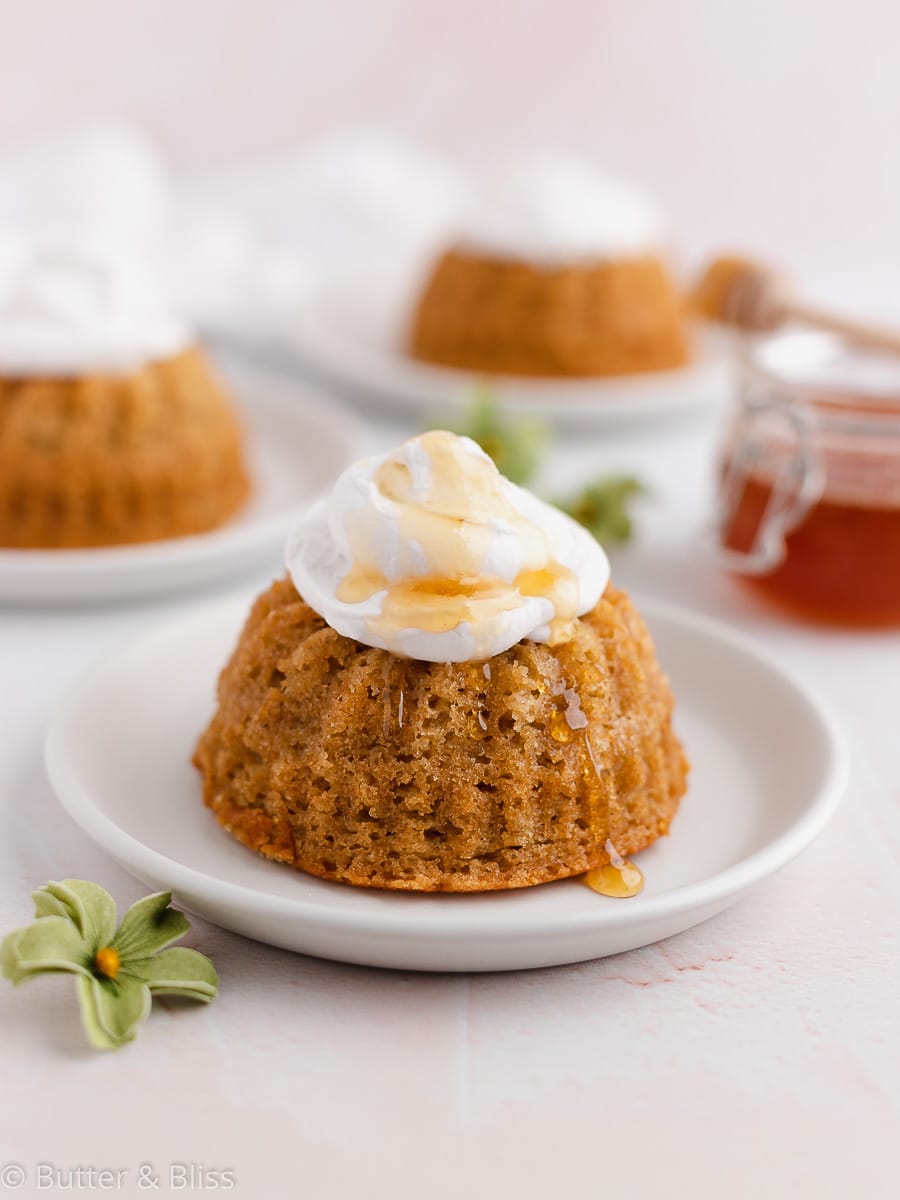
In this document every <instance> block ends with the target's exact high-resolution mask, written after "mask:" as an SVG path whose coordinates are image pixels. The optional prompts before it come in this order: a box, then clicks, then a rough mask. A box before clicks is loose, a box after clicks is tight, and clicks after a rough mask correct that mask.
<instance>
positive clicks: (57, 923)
mask: <svg viewBox="0 0 900 1200" xmlns="http://www.w3.org/2000/svg"><path fill="white" fill-rule="evenodd" d="M90 958H91V955H90V951H89V950H88V949H87V947H86V945H85V941H84V938H83V937H82V936H81V933H80V932H79V931H78V929H77V928H76V927H75V925H74V924H73V923H72V922H71V921H70V920H69V918H68V917H57V916H48V917H41V918H40V920H39V921H35V922H34V924H33V925H26V926H25V928H24V929H14V930H13V932H12V933H9V934H7V935H6V937H5V938H4V939H3V944H2V946H0V964H2V969H3V976H4V978H5V979H9V980H11V981H12V982H13V983H16V984H18V983H22V982H23V980H25V979H29V978H31V976H33V975H38V974H41V973H42V972H44V971H72V972H75V973H77V974H81V975H89V974H90V968H89V964H90Z"/></svg>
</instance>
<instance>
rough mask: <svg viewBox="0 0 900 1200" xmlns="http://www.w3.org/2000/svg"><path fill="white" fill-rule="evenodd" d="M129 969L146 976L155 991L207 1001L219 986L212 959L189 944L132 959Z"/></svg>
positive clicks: (149, 985)
mask: <svg viewBox="0 0 900 1200" xmlns="http://www.w3.org/2000/svg"><path fill="white" fill-rule="evenodd" d="M127 970H128V973H129V974H133V975H135V976H136V977H137V978H139V979H142V980H144V981H145V982H146V983H147V985H148V987H149V988H150V991H151V992H153V993H154V994H156V993H157V992H165V993H166V994H167V995H172V996H187V997H189V998H190V999H192V1000H201V1001H204V1002H206V1003H208V1002H209V1001H210V1000H212V999H213V997H214V996H215V995H216V993H217V992H218V990H219V977H218V975H217V974H216V969H215V967H214V966H213V965H212V963H211V962H210V960H209V959H208V958H207V957H206V955H205V954H201V953H200V951H199V950H191V949H189V948H188V947H187V946H175V947H174V948H173V949H171V950H163V952H162V953H161V954H157V955H155V956H154V957H153V958H147V959H144V960H143V961H139V962H129V964H128V967H127Z"/></svg>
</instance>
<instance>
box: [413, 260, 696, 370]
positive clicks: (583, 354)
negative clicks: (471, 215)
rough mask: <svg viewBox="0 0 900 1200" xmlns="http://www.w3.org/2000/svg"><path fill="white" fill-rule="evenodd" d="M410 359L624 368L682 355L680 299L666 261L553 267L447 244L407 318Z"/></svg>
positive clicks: (668, 362)
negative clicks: (490, 256) (488, 255)
mask: <svg viewBox="0 0 900 1200" xmlns="http://www.w3.org/2000/svg"><path fill="white" fill-rule="evenodd" d="M410 352H411V353H412V355H413V357H415V358H419V359H422V360H424V361H426V362H433V363H439V364H441V365H443V366H452V367H463V368H466V369H471V370H477V371H495V372H498V373H500V374H507V375H538V376H541V375H543V376H566V375H571V376H601V375H624V374H629V373H632V372H637V371H653V370H661V369H665V368H672V367H680V366H682V365H683V364H684V363H685V362H687V360H688V349H687V342H686V339H685V331H684V311H683V303H682V300H681V297H680V296H679V295H678V293H677V291H676V289H675V286H674V283H673V281H672V279H671V277H670V275H669V273H668V270H667V269H666V266H665V264H664V263H663V262H662V261H661V260H660V259H657V258H653V257H647V258H636V259H627V260H622V261H621V262H604V263H596V264H583V265H581V264H580V265H574V266H566V267H556V268H539V267H537V266H533V265H530V264H528V263H521V262H510V261H502V260H492V259H488V258H480V257H478V256H476V255H473V254H464V253H461V252H460V251H458V250H452V251H449V252H448V253H446V254H445V255H443V257H442V258H441V259H440V260H439V261H438V263H437V265H436V266H435V268H434V270H433V272H432V274H431V277H430V278H429V281H428V283H427V285H426V287H425V290H424V292H423V294H422V296H421V298H420V300H419V304H418V307H417V310H416V313H415V316H414V319H413V325H412V332H411V337H410Z"/></svg>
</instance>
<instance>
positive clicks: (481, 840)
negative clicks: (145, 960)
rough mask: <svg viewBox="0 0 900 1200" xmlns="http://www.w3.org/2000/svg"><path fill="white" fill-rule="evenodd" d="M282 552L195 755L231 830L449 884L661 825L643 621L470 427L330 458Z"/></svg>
mask: <svg viewBox="0 0 900 1200" xmlns="http://www.w3.org/2000/svg"><path fill="white" fill-rule="evenodd" d="M287 562H288V568H289V576H288V577H287V578H285V579H283V580H281V581H280V582H277V583H275V584H273V585H272V587H270V588H269V590H268V591H266V592H265V593H263V595H262V596H260V598H259V599H258V600H257V602H256V604H255V605H254V607H253V609H252V611H251V613H250V616H249V618H248V620H247V622H246V625H245V627H244V630H243V632H242V634H241V635H240V639H239V641H238V644H237V648H236V650H235V651H234V653H233V655H232V657H231V660H230V661H229V663H228V664H227V666H226V667H225V669H224V671H223V672H222V675H221V677H220V680H219V688H218V707H217V711H216V713H215V715H214V717H213V719H212V721H211V723H210V725H209V727H208V728H207V730H206V732H205V733H204V734H203V735H202V737H201V738H200V741H199V744H198V746H197V749H196V753H195V755H194V763H195V765H196V766H197V767H198V768H199V770H200V772H201V774H202V776H203V796H204V800H205V802H206V804H207V805H208V806H209V807H210V808H211V809H212V810H213V812H214V813H215V815H216V817H217V819H218V821H219V822H220V823H221V824H222V825H223V826H224V827H225V828H226V829H227V830H228V831H229V832H230V833H231V834H233V835H234V836H235V837H236V838H238V839H239V840H240V841H242V842H243V843H245V844H246V845H247V846H249V847H251V848H252V849H253V850H257V851H259V852H260V853H261V854H264V855H266V856H267V857H268V858H272V859H275V860H276V861H279V862H283V863H288V864H290V865H291V866H294V867H299V868H300V869H302V870H304V871H307V872H309V873H310V874H313V875H319V876H322V877H324V878H327V879H334V880H340V881H342V882H344V883H350V884H357V885H360V886H364V887H380V888H401V889H407V890H413V891H453V892H460V891H482V890H490V889H497V888H515V887H525V886H528V885H531V884H537V883H543V882H546V881H548V880H552V879H561V878H564V877H566V876H571V875H576V874H579V873H582V872H586V871H588V870H589V869H590V868H593V867H601V866H603V865H604V864H609V863H610V862H611V861H612V862H613V863H614V864H615V862H616V860H617V859H618V857H619V856H621V855H625V854H630V853H634V852H636V851H638V850H641V849H643V848H644V847H645V846H648V845H649V844H650V843H651V842H653V841H654V840H655V839H656V838H658V837H660V836H661V835H662V834H665V833H667V832H668V828H669V823H670V821H671V820H672V818H673V817H674V815H675V811H676V809H677V807H678V803H679V800H680V798H681V796H682V794H683V792H684V790H685V781H686V775H687V762H686V760H685V757H684V754H683V753H682V749H681V746H680V744H679V742H678V739H677V738H676V736H675V734H674V733H673V731H672V724H671V717H672V704H673V702H672V696H671V693H670V691H669V687H668V683H667V681H666V679H665V677H664V676H663V674H662V672H661V670H660V667H659V665H658V664H657V661H656V657H655V654H654V651H653V646H652V644H651V641H650V637H649V635H648V633H647V630H646V628H645V627H644V624H643V622H642V621H641V619H640V617H639V616H638V614H637V613H636V611H635V609H634V608H633V607H632V605H631V603H630V601H629V600H628V598H627V596H626V595H625V594H624V593H622V592H619V591H616V590H615V589H614V588H612V587H611V586H610V585H609V584H608V579H609V565H608V562H607V560H606V556H605V555H604V553H603V551H602V549H601V548H600V546H599V545H598V544H597V543H596V542H595V541H594V539H593V538H592V537H591V536H590V534H589V533H587V531H586V530H584V529H583V528H582V527H581V526H579V525H577V524H576V523H575V522H574V521H572V520H571V518H569V517H567V516H565V514H563V513H561V512H560V511H559V510H558V509H554V508H552V506H550V505H547V504H545V503H544V502H542V501H541V500H539V499H538V498H537V497H535V496H532V495H531V494H530V493H528V492H525V491H524V489H522V488H518V487H516V486H515V485H513V484H511V483H510V482H509V481H508V480H506V479H504V478H503V477H502V476H501V475H500V474H499V472H498V471H497V470H496V467H494V465H493V463H492V462H491V461H490V459H489V458H487V456H486V455H485V454H483V452H482V451H481V450H479V448H478V447H477V446H476V445H475V444H474V443H473V442H471V441H469V439H467V438H458V437H455V435H453V434H449V433H442V432H436V433H430V434H424V435H422V436H420V437H419V438H414V439H411V440H410V441H409V442H407V443H405V444H404V445H403V446H401V447H400V449H399V450H398V451H396V452H394V453H393V454H391V455H388V456H385V457H384V458H383V459H365V460H362V461H361V462H360V463H357V464H355V465H354V466H353V467H350V468H348V470H347V471H345V472H344V474H343V475H342V476H341V478H340V479H339V480H338V482H337V484H336V485H335V488H334V490H333V492H332V494H331V496H330V498H329V499H328V500H327V501H326V500H322V501H319V502H318V503H317V504H316V505H314V506H313V507H312V508H311V509H310V510H309V513H308V514H307V515H306V516H305V517H304V518H303V520H302V521H301V522H300V524H299V526H298V528H297V530H296V531H295V533H294V534H293V535H292V537H291V538H290V539H289V542H288V549H287ZM410 571H411V572H412V573H410ZM301 590H302V593H303V596H302V597H301Z"/></svg>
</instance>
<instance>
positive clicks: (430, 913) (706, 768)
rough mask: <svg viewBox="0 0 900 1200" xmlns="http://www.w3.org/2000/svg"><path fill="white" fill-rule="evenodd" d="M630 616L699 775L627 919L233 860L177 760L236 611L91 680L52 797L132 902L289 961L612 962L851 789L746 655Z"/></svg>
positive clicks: (592, 902)
mask: <svg viewBox="0 0 900 1200" xmlns="http://www.w3.org/2000/svg"><path fill="white" fill-rule="evenodd" d="M642 609H643V611H644V612H645V614H646V615H647V617H648V619H649V622H650V627H651V629H652V632H653V635H654V637H655V639H656V644H657V648H658V651H659V654H660V658H661V660H662V663H663V666H664V667H665V669H666V670H667V671H668V673H669V675H670V677H671V680H672V686H673V688H674V691H675V694H676V696H677V698H678V706H677V724H678V728H679V731H680V733H681V735H682V737H683V739H684V742H685V744H686V746H687V750H688V753H689V755H690V757H691V760H692V762H693V770H692V772H691V779H690V789H689V792H688V795H687V796H686V797H685V799H684V801H683V803H682V807H681V811H680V812H679V814H678V816H677V817H676V819H675V821H674V823H673V827H672V833H671V836H670V837H668V838H663V839H662V840H661V841H659V842H658V843H657V844H656V845H655V846H653V847H651V849H650V850H648V851H646V852H645V853H644V854H642V855H640V856H639V861H640V865H641V868H642V869H643V871H644V876H645V879H646V886H645V888H644V891H643V892H642V893H641V894H640V895H639V896H636V897H634V898H633V899H630V900H610V899H607V898H605V897H601V896H598V895H596V894H595V893H594V892H591V891H589V890H588V889H587V888H586V887H585V886H584V885H583V884H582V883H581V882H580V881H578V880H565V881H561V882H557V883H550V884H543V885H541V886H539V887H534V888H526V889H523V890H520V891H511V892H489V893H482V894H478V895H458V896H454V895H446V894H445V895H430V896H429V895H415V894H412V893H408V892H379V891H370V890H367V889H364V888H353V887H348V886H345V885H342V884H337V883H329V882H326V881H323V880H320V879H315V878H313V877H311V876H308V875H304V874H303V873H301V872H299V871H295V870H293V869H292V868H289V867H285V866H281V865H277V864H274V863H271V862H268V861H267V860H265V859H263V858H261V857H259V856H258V855H255V854H253V853H252V852H251V851H249V850H247V849H245V848H244V847H243V846H241V845H239V844H238V843H237V842H236V841H234V840H233V839H232V838H231V837H230V836H229V835H228V834H226V833H225V832H224V831H223V830H222V829H221V828H220V827H219V826H218V824H217V823H216V821H215V819H214V817H213V816H212V814H211V813H210V812H209V811H208V810H206V809H205V808H204V807H203V804H202V801H201V792H200V780H199V777H198V775H197V772H196V771H195V770H194V768H193V767H192V766H191V764H190V757H191V753H192V751H193V747H194V743H195V742H196V739H197V737H198V735H199V734H200V733H201V732H202V730H203V728H204V726H205V724H206V722H207V721H208V719H209V717H210V715H211V712H212V708H213V691H214V686H215V681H216V676H217V674H218V671H219V669H220V667H221V666H222V664H223V662H224V660H225V658H226V657H227V655H228V654H229V653H230V651H231V649H232V647H233V645H234V641H235V639H236V637H237V634H238V631H239V629H240V626H241V624H242V622H243V619H244V616H245V614H246V611H247V603H246V602H241V603H236V602H235V601H234V600H231V601H229V602H227V603H220V604H218V605H215V606H212V607H209V606H207V607H205V608H203V609H202V610H197V611H195V612H194V613H192V614H189V615H187V616H183V617H182V618H181V619H180V620H179V621H178V622H177V623H175V624H171V625H169V626H168V627H166V628H164V629H163V630H161V631H159V632H157V633H155V634H152V635H150V636H147V637H144V638H143V639H141V640H140V641H139V642H137V643H135V644H134V645H133V646H132V647H131V648H130V649H128V650H126V651H124V652H123V653H121V654H120V655H119V656H118V657H116V658H114V659H112V660H111V661H108V662H107V663H106V664H105V665H103V666H102V667H100V668H99V669H97V670H96V671H95V673H94V674H93V676H92V677H91V678H90V679H89V680H88V681H87V682H86V683H84V684H82V686H81V688H80V690H78V691H77V692H76V694H75V695H74V696H73V697H72V698H71V699H70V700H69V701H68V703H67V704H66V705H65V706H64V708H63V709H62V710H61V711H60V713H59V714H58V715H57V717H56V718H55V720H54V722H53V724H52V726H51V728H50V731H49V733H48V736H47V745H46V757H47V767H48V770H49V773H50V779H51V781H52V783H53V786H54V788H55V790H56V792H57V794H58V796H59V798H60V800H61V801H62V803H63V805H64V806H65V808H66V809H67V810H68V812H69V813H70V815H71V816H72V817H74V819H75V820H76V821H77V822H78V823H79V824H80V825H81V826H82V828H83V829H84V830H85V831H86V832H87V833H88V834H89V835H90V836H91V837H92V838H93V839H94V840H95V841H96V842H97V843H98V844H99V845H100V846H102V847H103V848H104V849H105V850H106V851H108V853H110V854H111V855H112V856H113V857H114V858H115V859H117V860H118V861H119V862H120V863H122V865H123V866H125V867H127V868H128V869H129V870H130V871H132V872H133V873H134V874H135V875H137V876H138V877H139V878H140V879H142V880H143V881H144V882H145V883H147V884H150V885H151V886H153V887H157V888H172V889H173V890H174V892H175V893H176V897H177V901H178V903H179V904H181V905H182V906H184V907H185V908H187V909H189V910H190V911H192V912H194V913H198V914H199V915H200V916H203V917H206V918H207V919H208V920H210V921H213V922H215V923H216V924H219V925H223V926H224V927H225V928H227V929H232V930H235V931H236V932H237V933H241V934H244V935H245V936H247V937H251V938H257V939H258V940H260V941H264V942H270V943H272V944H273V945H276V946H282V947H284V948H285V949H288V950H296V951H301V952H303V953H305V954H314V955H318V956H320V957H325V958H335V959H339V960H342V961H345V962H356V963H367V964H370V965H372V966H379V967H397V968H403V969H412V970H425V971H504V970H513V969H518V968H522V967H544V966H552V965H555V964H557V963H570V962H580V961H582V960H584V959H589V958H597V957H601V956H603V955H607V954H616V953H618V952H619V951H622V950H629V949H633V948H635V947H637V946H643V945H646V944H647V943H649V942H653V941H657V940H659V939H660V938H665V937H669V936H670V935H671V934H674V933H678V932H680V931H681V930H684V929H688V928H689V927H690V926H692V925H696V924H697V923H698V922H700V921H704V920H706V918H707V917H711V916H713V915H714V914H716V913H718V912H720V911H721V910H722V909H724V908H725V907H726V906H727V905H729V904H732V903H733V902H734V901H735V900H737V899H738V898H739V897H740V896H741V895H743V894H744V893H745V892H746V891H747V890H748V889H749V888H750V887H752V886H753V885H754V884H756V883H759V882H760V881H761V880H762V879H765V878H766V877H767V876H768V875H770V874H771V873H772V872H773V871H775V870H777V869H778V868H779V867H782V866H783V865H784V864H785V863H786V862H788V861H789V860H790V859H791V858H793V857H794V856H795V855H796V854H798V853H799V852H800V851H801V850H802V849H803V848H804V847H805V846H806V845H807V844H808V843H809V842H810V841H811V840H812V838H813V837H814V836H815V835H816V834H817V833H818V832H819V830H820V829H821V828H822V827H823V825H824V824H825V823H826V821H827V820H828V818H829V817H830V816H831V814H832V812H833V811H834V808H835V806H836V805H837V802H838V799H839V798H840V795H841V792H842V790H843V786H844V781H845V775H846V756H845V752H844V750H843V744H842V741H841V739H840V738H839V737H838V736H837V734H836V732H835V729H834V727H833V725H832V723H831V721H830V719H829V718H828V717H827V716H826V715H825V714H824V713H823V711H822V709H821V708H820V706H819V705H818V703H817V702H816V701H815V699H814V698H813V697H812V696H811V695H810V694H809V693H808V692H807V691H806V690H805V689H804V688H803V687H802V686H801V685H800V684H799V683H797V682H796V681H794V680H792V679H791V678H790V677H789V676H787V675H785V673H784V672H783V671H782V670H781V668H780V667H779V666H777V665H776V664H775V663H774V662H773V661H771V660H770V659H768V658H767V657H765V656H764V655H762V654H761V653H760V652H759V651H758V650H757V649H756V648H755V646H754V645H753V644H752V643H751V642H749V641H747V640H745V639H744V638H742V637H740V636H738V635H736V634H734V633H732V632H731V631H730V630H729V629H727V627H725V626H720V625H717V624H715V623H711V622H709V621H706V620H703V619H700V618H697V617H693V616H690V615H687V614H684V613H682V612H679V611H678V610H676V609H670V608H666V607H660V606H658V605H656V604H651V603H647V604H645V605H642ZM173 681H175V682H177V686H173ZM810 903H814V899H813V898H812V897H811V898H810Z"/></svg>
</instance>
